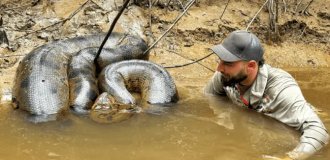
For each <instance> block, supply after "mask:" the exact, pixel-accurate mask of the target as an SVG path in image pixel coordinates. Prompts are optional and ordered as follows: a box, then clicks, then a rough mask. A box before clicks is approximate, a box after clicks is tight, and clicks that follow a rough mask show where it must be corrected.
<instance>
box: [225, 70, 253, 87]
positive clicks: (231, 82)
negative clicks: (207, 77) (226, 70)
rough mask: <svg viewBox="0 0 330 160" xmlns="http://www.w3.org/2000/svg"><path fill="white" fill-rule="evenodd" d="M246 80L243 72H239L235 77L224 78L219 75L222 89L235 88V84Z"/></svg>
mask: <svg viewBox="0 0 330 160" xmlns="http://www.w3.org/2000/svg"><path fill="white" fill-rule="evenodd" d="M246 78H247V74H245V73H243V71H241V72H239V73H238V74H237V75H236V76H233V77H225V76H224V75H223V74H222V75H221V81H222V84H223V86H224V87H226V86H235V85H236V84H238V83H240V82H242V81H244V80H245V79H246Z"/></svg>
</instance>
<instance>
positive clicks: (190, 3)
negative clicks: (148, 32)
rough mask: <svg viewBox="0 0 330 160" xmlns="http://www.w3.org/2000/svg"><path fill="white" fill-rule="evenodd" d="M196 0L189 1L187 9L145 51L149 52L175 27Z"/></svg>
mask: <svg viewBox="0 0 330 160" xmlns="http://www.w3.org/2000/svg"><path fill="white" fill-rule="evenodd" d="M195 1H196V0H191V1H190V2H189V4H188V5H187V7H186V8H185V10H184V11H183V12H182V13H181V14H180V15H179V16H178V17H177V18H176V19H175V21H174V22H173V24H172V25H171V26H170V27H169V28H168V29H167V30H166V31H165V32H164V33H163V35H162V36H160V37H159V38H158V39H157V40H156V41H155V42H154V43H153V44H152V45H151V46H150V47H149V48H148V49H147V50H146V51H144V53H147V52H149V51H150V49H152V48H153V47H154V46H155V45H156V44H157V43H158V42H159V41H160V40H161V39H162V38H163V37H164V36H165V35H166V34H167V33H168V32H169V31H170V30H171V29H172V28H173V26H174V25H175V24H176V23H177V22H178V21H179V20H180V19H181V17H182V16H183V15H184V14H185V13H186V12H187V11H188V9H189V8H190V7H191V6H192V4H194V2H195Z"/></svg>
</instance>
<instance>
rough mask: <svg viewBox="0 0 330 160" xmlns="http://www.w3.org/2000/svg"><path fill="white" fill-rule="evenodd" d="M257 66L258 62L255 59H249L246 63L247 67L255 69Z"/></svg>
mask: <svg viewBox="0 0 330 160" xmlns="http://www.w3.org/2000/svg"><path fill="white" fill-rule="evenodd" d="M257 66H258V63H257V62H256V61H255V60H251V61H249V62H248V64H247V67H248V69H256V68H257Z"/></svg>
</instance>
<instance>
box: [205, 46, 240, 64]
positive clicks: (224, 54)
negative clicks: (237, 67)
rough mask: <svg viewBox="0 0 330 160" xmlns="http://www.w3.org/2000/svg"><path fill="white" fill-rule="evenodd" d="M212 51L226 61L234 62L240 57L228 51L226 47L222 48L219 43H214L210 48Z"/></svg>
mask: <svg viewBox="0 0 330 160" xmlns="http://www.w3.org/2000/svg"><path fill="white" fill-rule="evenodd" d="M211 49H212V51H213V52H214V53H215V54H216V55H218V56H219V57H220V59H221V60H223V61H226V62H236V61H240V60H241V59H240V58H238V57H237V56H235V55H234V54H232V53H230V52H229V51H228V50H227V49H226V48H224V47H223V46H222V45H221V44H219V45H215V46H213V47H212V48H211Z"/></svg>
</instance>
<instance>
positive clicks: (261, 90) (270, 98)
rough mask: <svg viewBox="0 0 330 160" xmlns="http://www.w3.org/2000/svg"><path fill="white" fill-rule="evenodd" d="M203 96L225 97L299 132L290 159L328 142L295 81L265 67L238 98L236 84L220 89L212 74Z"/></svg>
mask: <svg viewBox="0 0 330 160" xmlns="http://www.w3.org/2000/svg"><path fill="white" fill-rule="evenodd" d="M204 91H205V93H207V94H218V95H227V96H228V97H229V98H230V99H231V100H232V101H233V102H234V103H235V104H237V105H239V106H242V107H248V108H250V109H253V110H255V111H257V112H260V113H263V114H265V115H267V116H270V117H273V118H275V119H277V120H279V121H281V122H283V123H285V124H287V125H289V126H291V127H294V128H295V129H297V130H299V131H300V132H301V137H300V143H299V144H298V146H297V147H296V148H295V149H293V150H292V151H290V152H288V155H289V157H291V158H293V159H306V158H307V157H309V156H311V155H312V154H314V153H315V152H316V151H317V150H319V149H321V148H322V147H323V146H325V145H326V144H327V143H328V141H329V135H328V133H327V130H326V128H325V126H324V125H323V123H322V121H321V120H320V118H319V117H318V116H317V114H316V113H315V112H314V108H313V106H312V105H311V104H309V103H307V102H306V100H305V98H304V96H303V94H302V92H301V90H300V88H299V86H298V84H297V82H296V81H295V80H294V78H293V77H292V76H291V75H290V74H289V73H287V72H285V71H283V70H281V69H278V68H273V67H271V66H269V65H267V64H265V65H263V66H262V67H260V68H259V71H258V75H257V78H256V80H255V81H254V83H253V85H252V86H251V87H250V88H249V89H248V90H247V91H245V93H244V94H243V95H240V93H239V91H238V88H237V85H236V86H230V87H229V86H226V87H224V86H223V85H222V83H221V73H220V72H216V73H215V74H214V75H213V77H212V79H211V80H210V81H209V83H208V84H207V85H206V87H205V90H204Z"/></svg>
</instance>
